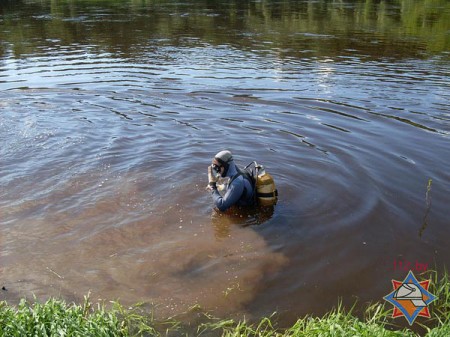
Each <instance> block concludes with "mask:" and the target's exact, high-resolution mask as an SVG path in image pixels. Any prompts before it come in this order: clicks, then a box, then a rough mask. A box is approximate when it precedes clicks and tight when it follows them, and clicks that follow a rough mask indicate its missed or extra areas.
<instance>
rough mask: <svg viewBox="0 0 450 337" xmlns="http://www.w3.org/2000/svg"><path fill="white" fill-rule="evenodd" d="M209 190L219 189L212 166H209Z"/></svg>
mask: <svg viewBox="0 0 450 337" xmlns="http://www.w3.org/2000/svg"><path fill="white" fill-rule="evenodd" d="M206 188H207V189H208V190H210V191H212V190H214V189H216V188H217V177H216V176H215V175H214V174H213V171H212V166H208V186H207V187H206Z"/></svg>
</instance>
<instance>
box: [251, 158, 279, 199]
mask: <svg viewBox="0 0 450 337" xmlns="http://www.w3.org/2000/svg"><path fill="white" fill-rule="evenodd" d="M256 168H257V171H256V174H257V177H256V199H257V202H258V205H260V206H275V205H276V203H277V201H278V191H277V189H276V187H275V181H274V180H273V178H272V176H271V175H270V174H269V173H267V172H266V170H265V168H264V166H262V165H258V166H257V167H256Z"/></svg>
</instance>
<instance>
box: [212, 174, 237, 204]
mask: <svg viewBox="0 0 450 337" xmlns="http://www.w3.org/2000/svg"><path fill="white" fill-rule="evenodd" d="M243 192H244V179H243V178H242V177H238V178H236V179H234V181H233V182H232V183H231V185H230V186H228V188H227V191H226V193H225V195H224V196H223V197H222V196H221V195H220V193H219V192H218V191H217V188H215V189H213V191H212V197H213V200H214V204H215V205H216V207H217V208H218V209H219V210H220V211H222V212H223V211H226V210H227V209H228V208H230V207H231V206H233V205H234V204H236V203H237V202H238V201H239V199H240V198H241V196H242V193H243Z"/></svg>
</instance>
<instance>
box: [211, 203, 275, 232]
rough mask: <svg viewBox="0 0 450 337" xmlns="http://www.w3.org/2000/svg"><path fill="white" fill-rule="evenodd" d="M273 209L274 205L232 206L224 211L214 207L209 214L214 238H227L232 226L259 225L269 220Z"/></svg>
mask: <svg viewBox="0 0 450 337" xmlns="http://www.w3.org/2000/svg"><path fill="white" fill-rule="evenodd" d="M274 211H275V207H274V206H267V207H248V208H245V207H232V208H231V209H229V210H228V211H226V212H220V211H218V210H216V209H214V210H213V212H212V214H211V221H212V224H213V226H214V229H215V237H216V239H224V238H229V237H230V236H231V232H232V227H234V226H239V227H248V226H259V225H262V224H264V223H265V222H267V221H269V220H270V219H271V218H272V216H273V214H274Z"/></svg>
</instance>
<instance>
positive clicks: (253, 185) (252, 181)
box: [228, 166, 256, 197]
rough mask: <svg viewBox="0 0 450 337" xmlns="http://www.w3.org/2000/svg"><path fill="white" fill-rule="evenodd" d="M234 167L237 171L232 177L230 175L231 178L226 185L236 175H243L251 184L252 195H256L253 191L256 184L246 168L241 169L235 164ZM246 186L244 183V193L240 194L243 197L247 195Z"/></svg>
mask: <svg viewBox="0 0 450 337" xmlns="http://www.w3.org/2000/svg"><path fill="white" fill-rule="evenodd" d="M236 169H237V171H238V173H236V174H235V175H234V176H233V177H231V179H230V181H229V183H228V185H231V183H232V182H233V181H234V180H235V179H236V178H237V177H239V176H243V177H244V179H247V180H248V181H249V182H250V185H251V186H252V189H253V196H255V195H256V193H254V192H255V188H256V184H255V180H254V178H253V177H252V175H251V174H250V173H249V172H248V171H247V170H245V169H244V170H241V169H240V168H239V167H237V166H236ZM247 192H248V191H247V188H246V187H245V185H244V193H243V194H242V197H245V196H246V195H247Z"/></svg>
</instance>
